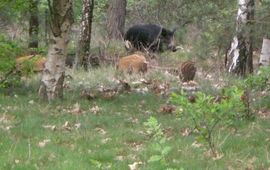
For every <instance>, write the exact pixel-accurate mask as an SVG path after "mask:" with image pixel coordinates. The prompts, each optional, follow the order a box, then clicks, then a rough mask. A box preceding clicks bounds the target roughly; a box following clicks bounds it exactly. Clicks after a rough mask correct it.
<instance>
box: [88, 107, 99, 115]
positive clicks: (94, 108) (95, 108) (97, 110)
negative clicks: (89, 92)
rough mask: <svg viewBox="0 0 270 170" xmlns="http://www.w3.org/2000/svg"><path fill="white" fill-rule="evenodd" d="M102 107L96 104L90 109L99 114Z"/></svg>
mask: <svg viewBox="0 0 270 170" xmlns="http://www.w3.org/2000/svg"><path fill="white" fill-rule="evenodd" d="M100 110H101V109H100V108H99V107H98V106H94V107H92V108H91V109H90V112H92V113H94V114H97V113H98V112H100Z"/></svg>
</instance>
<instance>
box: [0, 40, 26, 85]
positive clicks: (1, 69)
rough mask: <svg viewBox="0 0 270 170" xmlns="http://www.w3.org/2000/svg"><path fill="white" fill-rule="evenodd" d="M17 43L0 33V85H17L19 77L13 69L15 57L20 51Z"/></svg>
mask: <svg viewBox="0 0 270 170" xmlns="http://www.w3.org/2000/svg"><path fill="white" fill-rule="evenodd" d="M20 51H21V48H20V47H19V46H18V44H16V43H14V42H11V41H9V40H7V39H6V38H5V37H4V36H1V35H0V87H2V88H3V87H10V86H11V85H18V83H19V82H20V78H19V76H18V74H17V73H15V74H14V72H15V71H14V70H15V58H16V56H17V55H18V53H20Z"/></svg>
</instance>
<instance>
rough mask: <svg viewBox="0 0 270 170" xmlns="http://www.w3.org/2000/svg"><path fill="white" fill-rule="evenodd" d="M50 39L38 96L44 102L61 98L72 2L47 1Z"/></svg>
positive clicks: (69, 0)
mask: <svg viewBox="0 0 270 170" xmlns="http://www.w3.org/2000/svg"><path fill="white" fill-rule="evenodd" d="M48 4H49V11H50V28H51V32H52V37H51V40H50V44H49V50H48V58H47V62H46V64H45V68H44V70H43V75H42V79H41V85H40V88H39V96H40V97H41V98H42V99H45V100H49V101H51V100H54V99H57V98H62V97H63V83H64V78H65V59H66V55H67V45H68V41H69V38H68V35H69V32H70V28H71V25H72V23H73V11H72V4H73V0H52V1H51V0H48Z"/></svg>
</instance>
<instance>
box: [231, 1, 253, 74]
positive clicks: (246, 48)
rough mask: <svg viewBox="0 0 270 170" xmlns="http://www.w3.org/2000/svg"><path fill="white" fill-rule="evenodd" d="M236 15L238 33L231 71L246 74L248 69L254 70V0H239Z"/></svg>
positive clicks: (233, 43) (234, 41) (233, 46)
mask: <svg viewBox="0 0 270 170" xmlns="http://www.w3.org/2000/svg"><path fill="white" fill-rule="evenodd" d="M238 5H239V8H238V12H237V17H236V35H235V36H234V38H233V41H232V43H231V47H230V50H229V52H228V56H229V68H228V71H229V72H230V73H232V72H234V73H237V74H241V75H244V74H245V72H246V69H248V70H249V72H252V70H253V68H252V36H251V34H252V29H251V22H250V20H253V18H254V0H238Z"/></svg>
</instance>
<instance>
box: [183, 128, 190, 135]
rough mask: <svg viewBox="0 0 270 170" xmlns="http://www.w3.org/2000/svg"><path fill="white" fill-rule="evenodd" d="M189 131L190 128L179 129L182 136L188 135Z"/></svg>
mask: <svg viewBox="0 0 270 170" xmlns="http://www.w3.org/2000/svg"><path fill="white" fill-rule="evenodd" d="M190 133H191V130H190V129H189V128H183V129H181V134H182V136H189V135H190Z"/></svg>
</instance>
